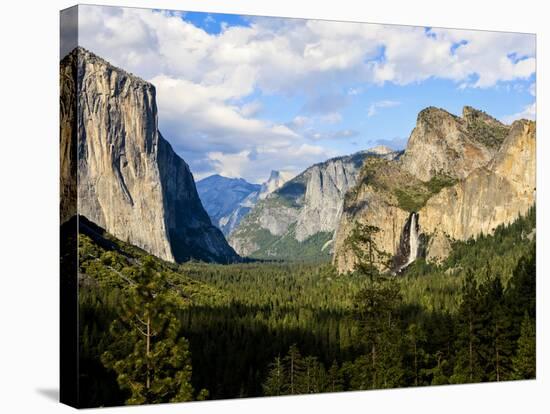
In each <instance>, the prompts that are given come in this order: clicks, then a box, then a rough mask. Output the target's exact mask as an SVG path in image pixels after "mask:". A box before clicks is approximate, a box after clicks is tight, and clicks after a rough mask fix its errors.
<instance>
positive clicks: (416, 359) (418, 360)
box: [406, 323, 426, 386]
mask: <svg viewBox="0 0 550 414" xmlns="http://www.w3.org/2000/svg"><path fill="white" fill-rule="evenodd" d="M406 340H407V342H408V345H409V349H410V352H411V354H412V362H413V364H412V370H413V378H414V382H413V383H414V385H415V386H419V385H422V380H421V373H422V369H423V368H422V362H423V360H424V357H425V352H424V349H423V344H424V341H426V334H425V332H424V330H423V329H422V326H420V325H418V324H416V323H411V324H410V325H409V326H408V328H407V333H406Z"/></svg>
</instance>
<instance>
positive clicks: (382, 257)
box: [346, 223, 391, 281]
mask: <svg viewBox="0 0 550 414" xmlns="http://www.w3.org/2000/svg"><path fill="white" fill-rule="evenodd" d="M379 231H380V228H378V227H376V226H371V225H368V224H361V223H357V224H356V225H355V227H354V228H353V229H352V231H351V233H350V235H349V236H348V238H347V239H346V245H348V246H349V247H350V249H351V251H352V252H353V254H354V255H355V258H356V261H355V271H356V272H357V273H359V274H360V275H363V276H367V277H368V278H369V279H370V280H371V281H374V279H375V278H379V277H381V274H380V271H379V269H383V270H386V269H389V267H390V260H391V257H390V255H389V254H388V253H386V252H384V251H382V250H381V249H379V248H378V246H377V245H376V234H377V233H378V232H379Z"/></svg>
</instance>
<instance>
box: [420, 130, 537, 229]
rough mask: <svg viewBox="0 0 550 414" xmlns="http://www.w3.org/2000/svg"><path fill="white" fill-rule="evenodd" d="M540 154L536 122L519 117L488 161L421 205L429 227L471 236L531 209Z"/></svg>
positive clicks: (426, 225) (533, 201) (424, 221)
mask: <svg viewBox="0 0 550 414" xmlns="http://www.w3.org/2000/svg"><path fill="white" fill-rule="evenodd" d="M535 158H536V140H535V124H534V122H531V121H525V120H522V121H516V122H514V124H513V125H512V127H511V130H510V133H509V135H508V136H507V137H506V139H505V141H504V143H503V144H502V147H501V149H500V151H499V152H498V153H497V154H496V155H495V157H494V159H493V160H492V161H491V162H490V163H489V164H488V165H486V166H485V167H481V168H478V169H477V170H475V171H473V172H472V173H471V174H470V175H469V176H468V177H467V178H466V179H465V180H462V181H460V182H458V183H457V184H456V185H454V186H452V187H448V188H445V189H443V190H442V191H441V192H440V193H439V194H437V195H435V196H434V197H432V198H430V199H429V200H428V201H427V203H426V205H425V206H424V207H423V208H422V209H421V210H420V211H419V215H420V217H421V225H422V228H423V231H424V232H426V233H428V234H431V233H434V232H435V231H436V230H438V231H440V232H443V233H444V234H446V235H447V236H448V237H450V238H451V239H456V240H467V239H469V238H471V237H476V236H478V235H480V234H491V233H492V232H493V231H494V230H495V228H496V227H497V226H498V225H500V224H509V223H511V222H512V221H514V220H515V219H516V218H517V217H518V215H520V214H521V215H523V214H525V213H526V212H527V210H528V209H529V207H531V206H532V205H533V204H534V203H535V186H536V180H535V173H536V166H535Z"/></svg>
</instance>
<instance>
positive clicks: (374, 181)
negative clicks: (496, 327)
mask: <svg viewBox="0 0 550 414" xmlns="http://www.w3.org/2000/svg"><path fill="white" fill-rule="evenodd" d="M535 147H536V140H535V124H534V123H533V122H531V121H526V120H521V121H516V122H515V123H514V124H512V125H511V126H507V125H503V124H501V123H500V122H498V121H497V120H495V119H494V118H492V117H490V116H489V115H487V114H485V113H483V112H481V111H478V110H475V109H473V108H470V107H465V108H464V110H463V114H462V117H456V116H454V115H452V114H449V113H447V112H446V111H443V110H440V109H435V108H427V109H425V110H423V111H422V112H421V113H420V114H419V116H418V121H417V125H416V128H415V129H414V130H413V132H412V134H411V137H410V139H409V143H408V146H407V149H406V151H405V153H404V155H403V156H402V157H401V158H400V159H399V160H398V161H383V160H376V161H375V160H372V161H369V162H366V163H365V165H364V167H363V169H362V171H361V174H360V178H359V179H358V180H357V184H356V186H355V187H354V188H353V189H352V190H350V191H349V192H348V194H347V195H346V198H345V202H344V208H343V212H342V215H341V219H340V223H339V225H338V231H337V232H336V236H335V241H334V257H333V263H334V264H335V265H336V267H337V269H338V271H339V272H347V271H350V270H352V269H353V267H354V264H355V257H354V256H353V254H352V253H351V252H350V249H349V248H348V246H346V239H347V237H348V235H349V234H350V233H351V230H352V228H353V227H354V226H355V225H356V223H357V222H359V223H364V224H369V225H373V226H376V227H378V228H379V229H380V231H379V232H378V233H377V234H376V237H375V239H376V242H377V245H378V247H379V248H381V249H382V250H383V251H385V252H387V253H389V254H390V255H392V256H394V261H395V259H396V257H397V256H398V253H399V250H400V241H402V240H403V231H405V228H406V224H407V222H408V220H410V214H411V213H412V212H415V213H418V214H417V219H418V228H419V232H420V233H421V234H420V240H421V241H423V243H424V244H425V246H423V247H422V249H421V250H422V255H423V256H425V257H426V260H428V261H430V262H436V263H437V262H440V261H442V260H443V259H445V258H446V257H447V256H448V254H449V252H450V250H451V243H452V241H453V240H467V239H469V238H471V237H476V236H478V235H480V234H491V233H492V232H493V231H494V230H495V228H496V227H497V226H498V225H501V224H509V223H511V222H513V221H514V220H515V219H516V218H517V217H518V216H519V215H523V214H525V213H526V212H527V211H528V209H529V208H530V207H531V206H533V205H534V203H535V171H536V168H535V157H536V151H535ZM441 177H444V179H442V178H441ZM401 244H402V243H401ZM401 250H403V248H402V247H401Z"/></svg>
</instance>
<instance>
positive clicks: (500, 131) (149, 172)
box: [60, 48, 536, 407]
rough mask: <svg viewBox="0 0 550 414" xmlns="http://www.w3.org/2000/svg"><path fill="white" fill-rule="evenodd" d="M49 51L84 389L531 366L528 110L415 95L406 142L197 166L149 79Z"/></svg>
mask: <svg viewBox="0 0 550 414" xmlns="http://www.w3.org/2000/svg"><path fill="white" fill-rule="evenodd" d="M61 63H62V64H61V77H60V79H61V90H62V92H63V91H64V92H65V93H62V100H61V104H62V105H61V108H62V109H61V119H62V133H61V146H62V168H61V188H62V195H63V197H62V199H61V203H60V210H61V213H62V216H61V230H62V235H67V234H68V235H69V236H71V237H69V236H68V237H63V238H62V243H65V244H63V245H62V251H63V252H66V251H69V252H70V251H72V250H71V249H74V251H76V255H77V256H76V257H74V258H72V259H73V260H75V261H77V265H75V267H76V268H77V272H76V274H75V275H73V276H72V277H74V278H75V280H72V282H74V283H75V286H76V285H77V286H78V290H77V292H78V303H79V318H78V321H79V326H78V334H79V348H78V350H79V355H80V358H81V359H80V369H81V371H80V374H79V387H80V393H81V394H80V398H81V404H82V405H83V406H85V407H95V406H109V405H118V404H141V403H151V402H169V401H190V400H202V399H222V398H223V399H225V398H236V397H256V396H263V395H266V396H267V395H288V394H303V393H316V392H336V391H346V390H366V389H379V388H393V387H403V386H424V385H439V384H458V383H473V382H487V381H507V380H515V379H531V378H534V377H535V375H536V372H535V366H536V364H535V333H534V327H535V323H536V314H535V313H536V312H535V295H536V281H535V279H536V256H535V252H536V207H535V205H536V202H535V195H536V194H535V187H536V179H535V159H536V124H535V122H533V121H529V120H525V119H521V120H517V121H515V122H513V123H512V124H511V125H507V124H504V123H502V122H501V121H499V120H497V119H496V118H493V117H491V116H490V115H488V114H486V113H485V112H483V111H481V110H477V109H474V108H472V107H469V106H465V107H464V108H463V110H462V114H461V115H454V114H451V113H450V112H448V111H446V110H444V109H442V108H435V107H428V108H425V109H423V110H422V111H420V112H419V113H418V115H417V119H416V124H415V127H414V129H413V130H412V132H411V135H410V137H409V139H408V142H407V145H406V147H405V148H404V149H403V150H393V149H390V148H388V147H385V146H375V147H372V148H367V149H362V150H359V151H357V152H355V153H352V154H349V155H341V156H336V157H332V158H329V159H326V160H323V161H321V162H316V163H312V164H310V165H309V166H307V167H306V168H304V169H303V170H301V171H294V172H289V171H286V170H280V171H279V170H271V169H268V170H266V171H265V173H264V176H265V181H263V182H261V183H260V182H258V183H251V182H248V181H246V180H245V179H244V178H243V177H234V176H232V177H226V176H222V175H221V174H212V175H208V176H205V177H203V178H202V179H201V180H198V181H195V176H194V173H193V171H192V168H191V167H190V164H188V163H187V162H186V161H185V160H184V159H183V158H182V157H181V156H180V155H178V153H177V152H176V150H175V148H177V147H175V146H174V147H173V146H172V144H171V143H170V141H169V139H170V137H166V138H164V136H163V135H162V134H161V132H160V131H159V123H158V113H157V106H156V89H155V87H154V86H153V85H152V84H151V83H149V82H146V81H144V80H142V79H140V78H138V77H137V76H134V75H132V74H129V73H127V72H125V71H124V70H122V69H120V68H117V67H115V66H113V65H111V64H110V63H109V62H107V61H105V60H104V59H102V58H100V57H98V56H96V55H94V54H93V53H92V52H89V51H87V50H85V49H83V48H77V49H75V50H74V51H73V52H71V54H69V55H67V57H66V58H65V59H64V60H63V61H62V62H61ZM74 90H78V92H79V93H78V102H74V101H73V100H72V98H71V96H73V95H72V94H71V92H72V91H74ZM72 174H74V175H72ZM228 175H229V174H228ZM74 229H77V230H74ZM71 231H76V233H75V234H72V233H71ZM75 240H77V241H78V242H77V243H78V246H75V245H74V244H71V243H74V241H75ZM63 260H67V259H66V258H64V259H63ZM63 260H62V265H63V264H64V265H65V267H62V269H67V268H70V267H71V263H72V262H70V263H68V262H63ZM62 277H66V278H68V277H70V275H62ZM144 315H145V316H144ZM145 320H146V322H144V321H145ZM136 321H137V322H136ZM138 323H139V324H142V325H143V326H145V325H146V326H147V328H148V329H149V328H150V327H151V326H153V327H157V328H158V332H157V331H155V332H156V333H155V335H154V337H153V336H152V335H150V334H146V335H145V336H144V335H143V330H142V329H141V326H142V325H139V324H138ZM147 332H149V331H147ZM151 338H153V339H151ZM151 343H152V346H153V349H154V351H153V352H151V351H150V345H151ZM145 345H146V348H145V347H144V346H145ZM155 347H156V348H155ZM144 349H146V350H147V351H146V352H145V354H144V353H143V352H144V351H143V350H144ZM144 355H145V356H144ZM290 366H292V369H290ZM129 378H131V380H130V379H129ZM151 378H152V380H153V381H157V383H156V385H155V386H151V385H150V382H151ZM166 378H169V379H171V381H172V382H174V381H175V383H176V384H177V386H170V385H167V384H168V383H171V382H170V381H167V380H165V379H166ZM134 384H139V386H135V385H134ZM144 384H146V385H144Z"/></svg>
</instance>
